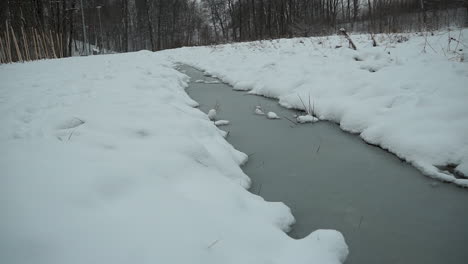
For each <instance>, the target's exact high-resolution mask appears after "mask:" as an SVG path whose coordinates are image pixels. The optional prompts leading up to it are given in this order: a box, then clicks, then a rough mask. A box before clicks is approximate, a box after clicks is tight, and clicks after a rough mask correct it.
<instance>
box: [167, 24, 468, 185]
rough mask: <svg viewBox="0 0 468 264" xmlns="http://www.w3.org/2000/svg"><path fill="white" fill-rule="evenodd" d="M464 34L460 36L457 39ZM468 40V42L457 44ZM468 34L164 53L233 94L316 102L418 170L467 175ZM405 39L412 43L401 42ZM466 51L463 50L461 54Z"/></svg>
mask: <svg viewBox="0 0 468 264" xmlns="http://www.w3.org/2000/svg"><path fill="white" fill-rule="evenodd" d="M460 33H462V34H460ZM464 36H465V39H464V38H463V37H464ZM466 36H468V30H464V31H463V32H460V31H452V32H451V33H450V34H449V33H448V32H439V33H436V34H435V35H433V36H431V35H430V34H424V35H421V34H406V35H378V36H376V39H377V42H379V46H378V47H372V41H371V39H370V36H368V35H354V36H352V38H353V39H354V42H355V43H356V45H357V46H358V51H353V50H351V49H348V48H347V46H348V43H347V41H346V40H345V39H344V38H343V37H339V36H332V37H321V38H297V39H282V40H273V41H259V42H251V43H241V44H232V45H221V46H215V47H196V48H182V49H177V50H171V51H165V54H167V55H168V56H170V57H171V58H172V59H173V60H175V61H180V62H183V63H186V64H189V65H192V66H194V67H197V68H200V69H203V70H206V72H207V73H209V74H212V75H216V76H218V77H219V78H221V79H222V81H224V82H227V83H230V84H232V85H233V87H234V89H236V90H250V93H252V94H258V95H263V96H267V97H273V98H278V99H279V103H280V104H281V105H283V106H285V107H288V108H298V109H304V105H303V104H302V102H301V99H302V101H304V102H308V101H309V98H310V100H311V101H312V102H313V105H314V108H315V114H317V115H318V117H319V118H320V119H326V120H331V121H334V122H338V123H340V126H341V128H342V129H344V130H346V131H350V132H353V133H359V134H360V136H361V137H362V138H363V139H364V140H365V141H367V142H369V143H371V144H375V145H379V146H381V147H382V148H384V149H387V150H389V151H390V152H393V153H395V154H396V155H398V156H399V157H400V158H402V159H404V160H406V161H408V162H409V163H411V164H413V165H414V166H415V167H417V168H419V169H420V170H421V171H422V172H423V173H424V174H426V175H428V176H431V177H434V178H438V179H441V180H443V181H449V182H455V183H456V184H458V185H462V186H463V185H465V186H466V185H467V184H468V180H466V179H457V178H456V177H454V175H452V174H450V173H447V172H444V171H443V170H440V169H438V167H439V168H440V167H444V166H447V165H449V166H453V165H454V166H456V171H457V172H459V173H462V174H464V175H468V170H467V167H468V103H467V102H468V89H467V87H468V86H467V84H468V64H467V63H468V62H467V60H468V53H467V51H468V48H467V47H466V45H467V44H459V43H458V42H457V41H454V40H452V41H451V42H450V43H449V41H448V40H449V37H453V38H455V39H457V40H459V41H461V42H464V43H467V41H466ZM407 38H409V41H407ZM463 49H465V50H463Z"/></svg>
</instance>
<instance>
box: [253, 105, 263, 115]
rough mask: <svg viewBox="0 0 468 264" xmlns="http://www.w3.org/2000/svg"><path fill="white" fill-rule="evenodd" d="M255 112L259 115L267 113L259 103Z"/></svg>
mask: <svg viewBox="0 0 468 264" xmlns="http://www.w3.org/2000/svg"><path fill="white" fill-rule="evenodd" d="M255 114H257V115H265V113H264V112H263V111H262V108H261V106H259V105H257V106H256V107H255Z"/></svg>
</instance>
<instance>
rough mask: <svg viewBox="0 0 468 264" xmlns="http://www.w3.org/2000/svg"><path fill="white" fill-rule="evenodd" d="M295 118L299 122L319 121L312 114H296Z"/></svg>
mask: <svg viewBox="0 0 468 264" xmlns="http://www.w3.org/2000/svg"><path fill="white" fill-rule="evenodd" d="M296 119H297V122H299V123H301V124H304V123H314V122H317V121H319V119H318V118H316V117H315V116H312V115H302V116H298V117H297V118H296Z"/></svg>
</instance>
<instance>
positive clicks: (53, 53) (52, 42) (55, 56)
mask: <svg viewBox="0 0 468 264" xmlns="http://www.w3.org/2000/svg"><path fill="white" fill-rule="evenodd" d="M49 36H50V43H51V45H52V55H54V58H55V59H56V58H57V54H56V53H55V44H54V37H53V35H52V30H49Z"/></svg>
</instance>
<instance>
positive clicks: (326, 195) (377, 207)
mask: <svg viewBox="0 0 468 264" xmlns="http://www.w3.org/2000/svg"><path fill="white" fill-rule="evenodd" d="M181 70H182V71H183V72H185V73H186V74H187V75H189V76H190V77H191V78H192V83H191V84H190V87H189V88H188V89H187V92H188V94H189V95H190V96H191V97H192V98H193V99H194V100H196V101H197V102H199V103H200V109H201V110H202V111H204V112H207V111H208V110H209V109H211V108H213V107H215V105H219V111H218V118H219V119H227V120H229V121H231V125H229V126H226V127H223V129H224V130H226V131H230V134H229V137H228V140H229V142H230V143H231V144H232V145H233V146H234V147H235V148H236V149H238V150H240V151H242V152H244V153H247V154H249V155H250V158H249V162H248V163H247V164H246V165H245V166H244V167H243V170H244V172H245V173H246V174H247V175H249V176H250V177H251V178H252V181H253V186H252V188H251V191H252V192H253V193H256V194H259V195H261V196H262V197H264V198H265V199H266V200H268V201H282V202H284V203H285V204H286V205H288V206H289V207H290V208H291V209H292V211H293V214H294V216H295V218H296V220H297V223H296V224H295V226H294V229H293V230H292V231H291V232H290V234H289V235H290V236H291V237H293V238H302V237H304V236H307V235H308V234H309V233H310V232H312V231H313V230H316V229H336V230H339V231H340V232H342V233H343V235H344V237H345V239H346V242H347V243H348V245H349V248H350V255H349V257H348V260H347V261H346V263H348V264H357V263H359V264H397V263H412V264H414V263H424V264H436V263H437V264H440V263H447V264H448V263H450V264H465V263H468V190H466V189H461V188H459V187H456V186H454V185H450V184H444V183H440V182H437V181H434V180H432V179H430V178H428V177H425V176H423V175H422V174H421V173H420V172H419V171H418V170H416V169H415V168H413V167H411V166H410V165H408V164H406V163H404V162H402V161H400V160H399V159H398V158H396V157H395V156H394V155H392V154H390V153H387V152H386V151H384V150H382V149H380V148H377V147H374V146H370V145H368V144H366V143H364V142H363V141H362V140H361V139H360V138H359V137H358V136H356V135H351V134H349V133H346V132H343V131H342V130H340V128H339V127H338V126H337V125H336V124H333V123H330V122H319V123H315V124H305V125H299V126H297V125H294V124H293V123H292V122H290V121H289V120H287V119H286V118H285V117H288V118H290V119H293V118H292V116H293V114H294V113H295V112H294V111H291V110H287V109H285V108H282V107H280V106H279V105H278V104H277V102H276V101H274V100H270V99H266V98H263V97H259V96H253V95H247V94H246V93H244V92H236V91H233V90H232V88H231V87H230V86H228V85H225V84H206V83H195V80H207V81H213V80H215V79H213V78H211V77H206V76H203V73H202V72H200V71H198V70H196V69H194V68H190V67H187V66H181ZM256 105H261V106H262V107H263V109H264V110H269V111H274V112H276V113H277V114H278V115H279V116H281V117H282V119H280V120H269V119H266V117H264V116H258V115H255V114H254V113H253V112H254V109H255V106H256Z"/></svg>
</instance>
